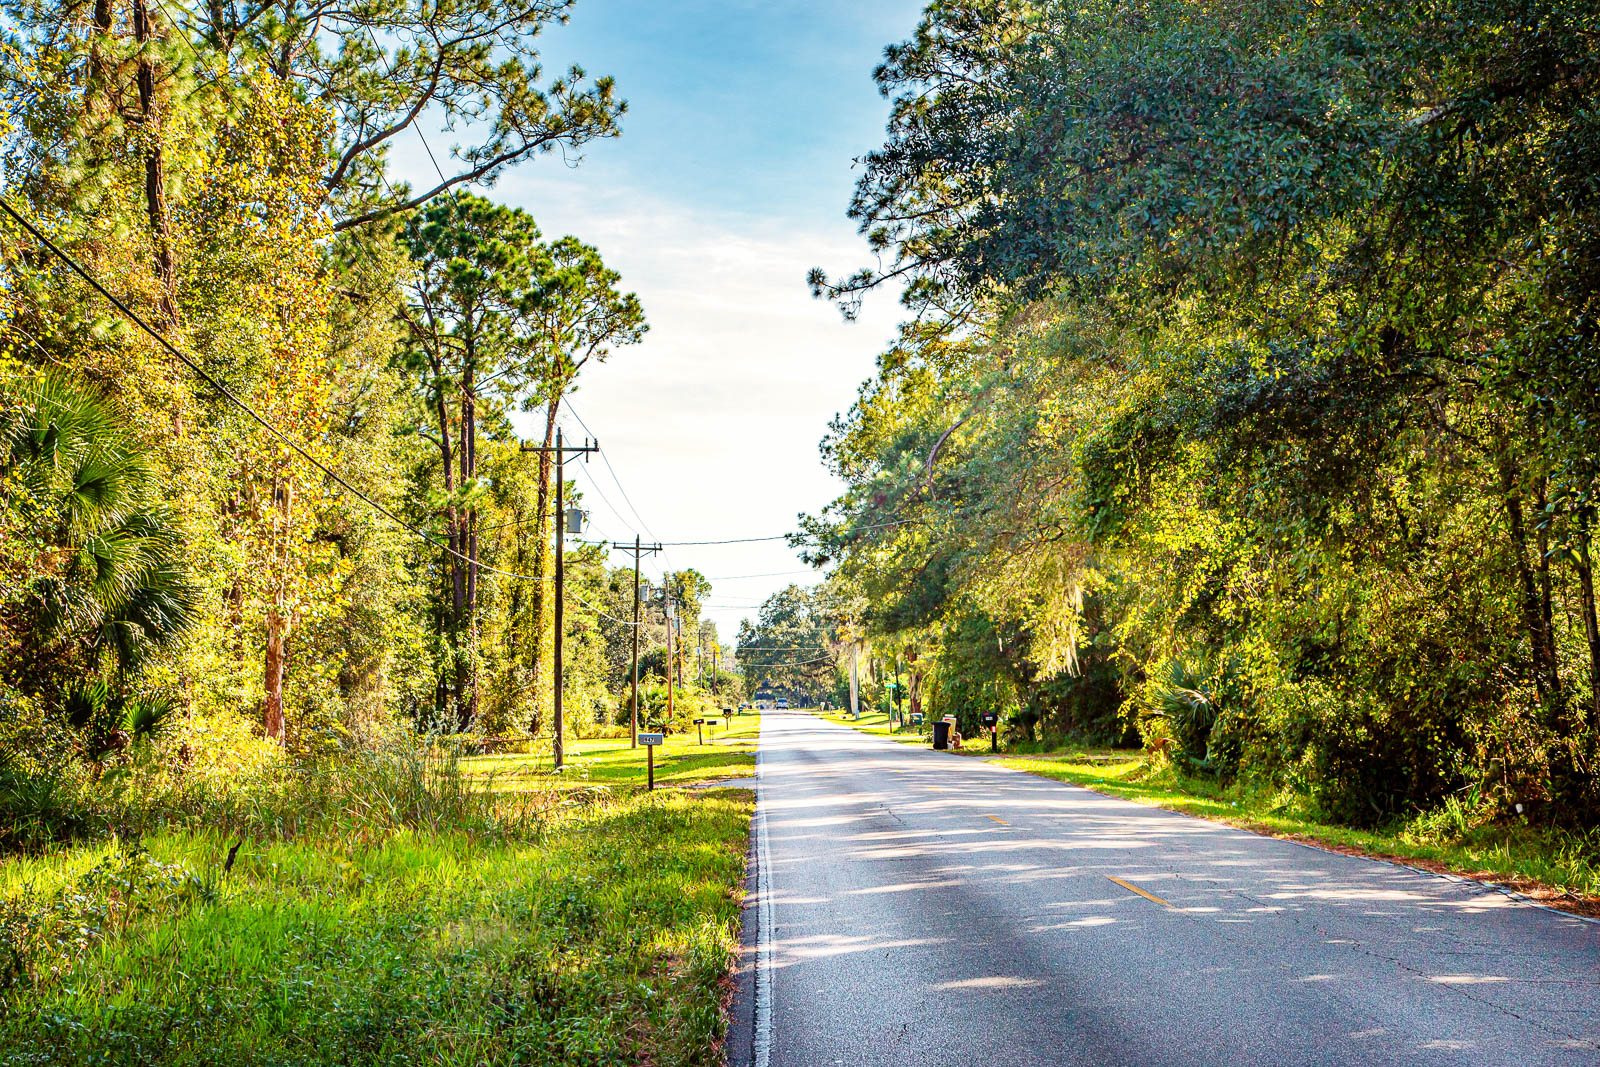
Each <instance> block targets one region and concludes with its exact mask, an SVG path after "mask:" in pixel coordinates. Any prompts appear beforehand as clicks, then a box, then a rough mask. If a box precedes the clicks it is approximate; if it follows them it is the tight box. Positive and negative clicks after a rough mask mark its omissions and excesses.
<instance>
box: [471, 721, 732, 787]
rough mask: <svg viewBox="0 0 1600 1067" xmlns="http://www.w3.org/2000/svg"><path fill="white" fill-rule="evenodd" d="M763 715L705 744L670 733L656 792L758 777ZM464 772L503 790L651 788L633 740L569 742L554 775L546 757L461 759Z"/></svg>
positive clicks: (719, 728) (724, 726)
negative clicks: (564, 762) (631, 744)
mask: <svg viewBox="0 0 1600 1067" xmlns="http://www.w3.org/2000/svg"><path fill="white" fill-rule="evenodd" d="M760 731H761V715H760V713H759V712H754V711H747V712H744V713H743V714H740V715H735V716H733V718H732V719H731V720H727V719H724V720H721V721H720V722H719V724H718V725H716V726H712V727H707V728H706V734H705V743H704V744H700V743H699V736H698V735H697V734H696V733H694V732H692V731H691V732H687V733H680V734H670V735H668V737H667V739H666V744H664V745H660V746H658V747H657V748H656V750H655V768H656V787H657V788H658V789H659V788H661V787H663V786H688V785H696V784H700V783H704V782H714V781H718V780H721V779H726V778H748V777H750V776H752V775H754V774H755V765H756V739H757V737H758V735H759V734H760ZM462 767H463V769H464V772H465V773H466V774H467V775H468V776H469V777H472V778H476V779H478V780H480V781H487V782H488V783H489V784H490V786H491V788H493V789H495V790H498V791H516V792H526V791H543V790H557V791H569V790H570V791H577V790H586V789H587V790H590V791H592V790H593V789H594V788H595V787H603V788H604V789H605V790H606V791H608V792H611V793H614V794H619V795H626V794H629V793H632V792H635V791H638V790H643V789H644V788H645V784H646V778H647V773H646V767H645V749H644V748H643V747H640V748H630V747H629V745H628V738H627V737H622V738H619V739H612V738H606V739H601V740H587V741H570V742H568V744H567V767H566V768H565V769H564V770H563V771H562V772H561V773H560V774H554V773H552V772H553V771H554V766H553V764H552V763H551V760H550V757H549V756H548V755H547V754H541V755H537V756H525V755H501V756H473V757H470V758H468V759H464V760H462Z"/></svg>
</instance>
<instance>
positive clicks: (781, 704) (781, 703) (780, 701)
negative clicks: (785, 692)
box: [773, 697, 789, 708]
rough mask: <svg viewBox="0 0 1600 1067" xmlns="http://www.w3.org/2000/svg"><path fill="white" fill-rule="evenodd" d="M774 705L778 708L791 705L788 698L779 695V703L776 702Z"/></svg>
mask: <svg viewBox="0 0 1600 1067" xmlns="http://www.w3.org/2000/svg"><path fill="white" fill-rule="evenodd" d="M773 706H774V707H777V708H787V707H788V706H789V702H788V701H787V700H785V699H784V698H782V697H779V698H778V701H777V703H776V704H774V705H773Z"/></svg>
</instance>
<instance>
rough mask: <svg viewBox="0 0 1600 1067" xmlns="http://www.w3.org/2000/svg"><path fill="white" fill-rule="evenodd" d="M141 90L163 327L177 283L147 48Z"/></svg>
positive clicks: (150, 30)
mask: <svg viewBox="0 0 1600 1067" xmlns="http://www.w3.org/2000/svg"><path fill="white" fill-rule="evenodd" d="M154 35H155V27H154V26H153V25H152V23H151V22H150V12H149V9H148V8H147V7H146V0H133V37H134V40H136V41H138V42H139V44H140V45H148V44H149V43H150V41H151V40H152V39H153V38H154ZM135 77H136V80H137V81H138V86H139V115H140V122H141V127H142V130H143V135H144V139H145V150H144V201H145V213H146V214H147V215H148V216H149V219H150V234H151V238H152V239H153V240H154V242H155V266H156V277H157V278H158V279H159V280H160V282H161V299H160V301H159V305H158V306H159V309H160V321H159V325H161V326H171V325H173V324H174V323H176V322H177V321H178V309H177V297H176V294H177V281H176V277H175V271H174V269H173V258H172V228H171V226H170V224H169V221H168V215H167V178H166V165H165V160H164V158H163V156H162V150H161V117H160V115H159V113H158V112H157V110H156V104H155V95H156V65H155V60H154V59H152V58H151V57H150V51H149V49H148V48H143V47H142V48H140V50H139V62H138V68H137V72H136V75H135Z"/></svg>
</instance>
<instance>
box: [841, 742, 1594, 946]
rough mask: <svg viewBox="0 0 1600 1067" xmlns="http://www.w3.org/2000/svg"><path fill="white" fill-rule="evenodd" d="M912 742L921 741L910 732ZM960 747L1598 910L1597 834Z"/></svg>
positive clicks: (1034, 770) (1246, 824) (1088, 758)
mask: <svg viewBox="0 0 1600 1067" xmlns="http://www.w3.org/2000/svg"><path fill="white" fill-rule="evenodd" d="M826 717H827V718H829V719H831V720H833V721H835V722H842V723H844V724H845V725H847V726H853V727H855V728H856V729H860V730H863V732H866V733H877V734H881V733H884V732H885V728H884V725H883V719H884V716H883V715H882V714H881V713H880V714H878V715H877V716H875V717H874V716H867V715H863V716H862V718H861V721H860V722H859V723H857V722H851V721H850V719H849V718H848V716H839V715H828V716H826ZM899 739H902V740H905V739H907V737H906V735H904V734H902V735H900V738H899ZM911 739H913V740H921V739H920V738H916V737H915V735H912V737H911ZM962 754H963V755H967V756H976V757H985V758H988V759H989V760H991V761H993V762H997V763H1000V764H1002V765H1004V766H1007V767H1014V768H1016V769H1017V770H1020V771H1027V772H1028V773H1029V774H1037V775H1039V776H1041V777H1044V778H1053V779H1056V780H1057V781H1062V782H1071V783H1073V784H1074V785H1081V786H1087V787H1088V788H1090V789H1094V790H1097V791H1099V792H1102V793H1107V794H1110V795H1111V796H1117V797H1123V798H1125V799H1128V800H1133V801H1137V802H1139V803H1141V804H1149V805H1151V806H1153V807H1159V808H1165V809H1167V810H1169V811H1179V812H1183V813H1185V814H1188V815H1197V816H1200V817H1202V818H1207V819H1215V820H1217V821H1218V822H1225V823H1230V824H1232V825H1235V826H1240V827H1243V828H1245V829H1249V830H1255V831H1257V832H1260V833H1265V834H1269V835H1272V836H1278V837H1290V838H1294V839H1297V840H1303V841H1307V842H1310V843H1314V844H1320V845H1324V846H1328V847H1332V848H1335V849H1340V850H1348V851H1352V852H1358V853H1360V854H1362V855H1368V856H1381V857H1386V858H1392V859H1396V860H1400V861H1403V862H1406V863H1412V864H1416V865H1418V866H1423V867H1429V868H1431V869H1435V870H1448V871H1453V872H1456V873H1459V874H1466V875H1470V876H1472V877H1477V878H1483V879H1487V880H1491V881H1497V882H1502V883H1506V884H1509V885H1513V886H1515V887H1517V888H1518V889H1520V890H1522V891H1524V892H1527V893H1529V894H1530V895H1532V896H1534V897H1536V898H1539V899H1542V900H1545V901H1547V902H1549V903H1552V904H1557V905H1561V906H1567V907H1572V908H1574V910H1580V911H1585V912H1586V913H1590V914H1600V901H1596V900H1595V899H1594V898H1596V897H1600V834H1593V833H1591V834H1590V835H1588V836H1584V835H1579V834H1574V833H1569V832H1566V831H1562V830H1558V829H1552V828H1547V827H1541V826H1535V825H1531V824H1528V823H1506V822H1487V821H1475V819H1474V817H1473V815H1472V813H1471V812H1467V811H1462V810H1460V809H1459V808H1450V807H1447V808H1446V809H1445V810H1444V811H1441V812H1436V813H1430V814H1427V815H1422V816H1418V817H1417V818H1415V819H1412V820H1410V821H1408V822H1404V823H1398V824H1395V825H1392V826H1388V827H1384V828H1381V829H1377V830H1359V829H1354V828H1352V827H1348V826H1341V825H1338V824H1334V823H1329V822H1326V821H1323V820H1320V819H1318V818H1316V816H1315V814H1314V813H1313V812H1310V811H1308V810H1306V807H1305V802H1304V798H1301V797H1298V796H1296V795H1294V794H1290V793H1263V792H1251V791H1248V790H1245V789H1242V788H1240V787H1239V786H1237V785H1234V786H1224V785H1221V784H1219V783H1217V782H1215V781H1213V780H1211V779H1206V778H1197V777H1193V776H1189V775H1182V774H1178V773H1177V772H1176V771H1175V770H1173V769H1172V768H1171V767H1170V765H1169V766H1164V767H1155V766H1152V765H1151V763H1150V762H1149V761H1147V760H1146V758H1145V755H1144V753H1143V752H1138V751H1128V750H1118V749H1107V748H1084V747H1067V748H1060V749H1048V750H1047V749H1042V748H1041V750H1040V751H1037V752H1029V753H1017V752H1012V753H1009V754H1007V753H1003V754H1002V755H1000V756H998V757H996V756H992V755H990V753H989V746H988V744H987V741H986V740H985V739H982V738H980V739H979V743H976V744H970V745H969V746H968V747H967V748H965V749H963V750H962Z"/></svg>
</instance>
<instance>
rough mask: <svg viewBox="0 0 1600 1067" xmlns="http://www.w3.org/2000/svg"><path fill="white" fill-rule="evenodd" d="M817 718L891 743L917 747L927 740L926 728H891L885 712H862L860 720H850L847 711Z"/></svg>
mask: <svg viewBox="0 0 1600 1067" xmlns="http://www.w3.org/2000/svg"><path fill="white" fill-rule="evenodd" d="M815 714H816V715H817V716H818V717H819V718H823V719H827V720H828V721H829V722H836V723H841V724H843V725H845V726H849V727H852V728H853V729H856V730H860V731H861V732H862V733H864V734H878V735H880V736H882V737H887V738H889V739H890V740H892V741H900V742H903V743H905V744H908V745H917V744H922V743H924V742H926V741H927V740H928V738H929V736H930V735H929V734H928V732H927V729H928V728H927V727H926V726H924V727H923V728H922V730H921V731H920V732H919V731H918V730H917V728H916V727H914V726H907V727H905V728H904V729H901V730H898V731H897V730H895V729H893V728H892V724H891V722H890V719H889V713H888V712H886V711H864V712H862V713H861V718H859V719H852V718H850V713H849V712H848V711H819V712H816V713H815Z"/></svg>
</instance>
